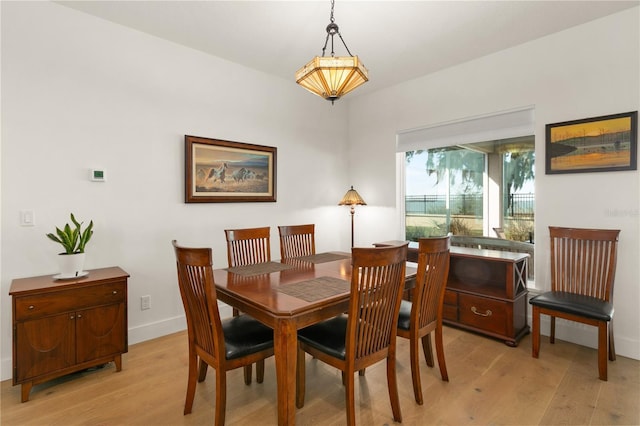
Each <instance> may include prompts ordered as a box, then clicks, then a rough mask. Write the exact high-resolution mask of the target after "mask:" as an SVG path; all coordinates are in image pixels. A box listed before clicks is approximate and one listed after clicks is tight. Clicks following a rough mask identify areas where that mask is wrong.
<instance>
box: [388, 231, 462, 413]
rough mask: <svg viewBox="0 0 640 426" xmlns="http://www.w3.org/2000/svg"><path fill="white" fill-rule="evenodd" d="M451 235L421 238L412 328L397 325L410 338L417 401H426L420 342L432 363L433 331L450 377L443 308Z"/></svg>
mask: <svg viewBox="0 0 640 426" xmlns="http://www.w3.org/2000/svg"><path fill="white" fill-rule="evenodd" d="M449 247H450V241H449V237H440V238H421V239H420V240H418V271H417V274H416V286H415V288H414V289H413V300H412V302H408V301H402V303H403V304H404V305H405V306H406V305H409V304H410V305H411V313H410V317H409V318H410V319H409V329H408V330H406V329H403V328H398V336H400V337H404V338H406V339H409V341H410V344H409V347H410V349H409V354H410V359H411V378H412V381H413V393H414V396H415V400H416V402H417V403H418V404H420V405H422V404H423V398H422V385H421V383H420V356H419V349H418V343H419V342H422V351H423V353H424V357H425V361H426V363H427V365H428V366H429V367H433V366H434V363H433V352H432V346H431V332H432V331H435V340H436V353H437V356H438V366H439V367H440V375H441V376H442V380H443V381H445V382H448V381H449V375H448V373H447V365H446V362H445V358H444V345H443V342H442V309H443V303H444V293H445V289H446V286H447V277H448V276H449Z"/></svg>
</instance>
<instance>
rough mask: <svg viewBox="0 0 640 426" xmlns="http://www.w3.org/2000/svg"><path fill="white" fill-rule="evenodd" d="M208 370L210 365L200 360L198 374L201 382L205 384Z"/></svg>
mask: <svg viewBox="0 0 640 426" xmlns="http://www.w3.org/2000/svg"><path fill="white" fill-rule="evenodd" d="M207 368H209V364H207V363H206V362H204V361H203V360H200V373H199V374H198V381H199V382H204V379H206V378H207Z"/></svg>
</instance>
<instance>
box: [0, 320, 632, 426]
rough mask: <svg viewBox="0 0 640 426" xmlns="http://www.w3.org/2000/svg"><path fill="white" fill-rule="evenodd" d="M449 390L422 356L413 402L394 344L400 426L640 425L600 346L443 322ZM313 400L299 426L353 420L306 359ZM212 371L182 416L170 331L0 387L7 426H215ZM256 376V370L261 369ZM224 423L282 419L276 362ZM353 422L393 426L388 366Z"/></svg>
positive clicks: (240, 391) (371, 384) (182, 344)
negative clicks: (515, 337) (604, 376)
mask: <svg viewBox="0 0 640 426" xmlns="http://www.w3.org/2000/svg"><path fill="white" fill-rule="evenodd" d="M444 336H445V356H446V360H447V368H448V371H449V379H450V382H449V383H445V382H442V381H441V380H440V376H439V370H438V368H437V366H436V368H433V369H432V368H428V367H427V366H426V364H425V363H424V359H423V360H422V363H421V364H422V365H421V373H422V385H423V392H424V397H425V404H424V405H423V406H419V405H417V404H416V403H415V401H414V399H413V390H412V386H411V371H410V365H409V353H408V345H407V341H406V340H405V339H399V341H398V365H397V373H398V379H399V383H400V403H401V407H402V416H403V424H404V425H427V424H446V425H466V424H480V425H485V424H495V425H500V424H504V425H507V424H508V425H516V424H517V425H536V424H545V425H547V424H563V425H568V424H573V425H605V424H606V425H610V424H625V425H638V424H640V408H639V402H640V362H639V361H635V360H631V359H628V358H624V357H620V356H618V359H617V360H616V361H615V362H609V381H608V382H602V381H600V380H598V369H597V361H596V351H595V350H594V349H589V348H585V347H582V346H577V345H574V344H570V343H566V342H562V341H557V343H556V344H555V345H550V344H549V343H548V338H543V340H542V347H541V354H540V358H539V359H533V358H532V357H531V338H530V336H527V337H526V338H524V339H523V340H522V341H521V343H520V345H519V346H518V347H517V348H510V347H507V346H506V345H504V344H503V343H501V342H499V341H495V340H491V339H488V338H486V337H482V336H478V335H474V334H471V333H468V332H464V331H461V330H457V329H454V328H449V327H445V330H444ZM306 362H307V399H306V404H305V406H304V408H302V409H300V410H298V413H297V417H296V422H297V424H299V425H341V424H344V423H345V422H346V417H345V411H344V388H343V386H342V384H341V379H340V373H339V372H338V371H337V370H335V369H332V368H331V367H328V366H327V365H325V364H323V363H321V362H319V361H317V360H313V359H311V358H309V357H307V361H306ZM214 374H215V373H214V371H213V370H211V369H210V370H209V374H208V378H207V380H206V381H205V382H204V383H200V384H198V386H197V390H196V397H195V402H194V406H193V413H192V414H189V415H187V416H183V415H182V411H183V406H184V397H185V389H186V382H187V335H186V332H181V333H177V334H172V335H169V336H165V337H162V338H159V339H155V340H152V341H148V342H144V343H140V344H136V345H132V346H131V347H130V348H129V353H128V354H126V355H125V356H124V359H123V370H122V372H119V373H115V367H114V365H113V363H111V364H107V365H106V366H105V367H104V368H102V369H96V370H93V371H85V372H81V373H77V374H73V375H70V376H67V377H64V378H61V379H58V380H55V381H52V382H49V383H45V384H42V385H39V386H35V387H34V388H33V390H32V392H31V399H30V401H28V402H26V403H24V404H21V403H20V402H19V401H20V387H19V386H15V387H13V386H11V381H10V380H7V381H4V382H2V384H1V388H0V389H1V392H2V406H1V408H2V410H1V411H2V413H1V417H0V419H1V424H2V425H3V426H12V425H65V426H66V425H211V424H213V403H214V401H215V397H214V381H215V376H214ZM254 374H255V373H254ZM227 384H228V390H227V395H228V397H227V425H247V426H249V425H251V426H253V425H273V424H276V420H277V419H276V381H275V371H274V364H273V358H270V359H269V360H268V361H267V363H266V368H265V380H264V383H262V384H257V383H255V380H254V382H253V383H252V384H251V385H250V386H245V385H244V382H243V379H242V370H241V369H239V370H234V371H232V372H230V373H229V374H228V378H227ZM355 401H356V421H357V423H358V424H360V425H391V424H393V419H392V414H391V406H390V403H389V397H388V393H387V384H386V374H385V367H384V363H379V364H378V365H376V366H374V367H371V368H368V369H367V372H366V375H365V376H364V377H356V395H355Z"/></svg>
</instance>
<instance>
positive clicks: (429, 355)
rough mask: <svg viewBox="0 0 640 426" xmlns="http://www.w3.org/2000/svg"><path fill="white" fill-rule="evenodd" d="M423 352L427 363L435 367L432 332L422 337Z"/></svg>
mask: <svg viewBox="0 0 640 426" xmlns="http://www.w3.org/2000/svg"><path fill="white" fill-rule="evenodd" d="M422 352H424V360H425V361H426V362H427V365H428V366H429V367H432V368H433V366H434V364H433V346H431V333H429V334H427V335H426V336H423V337H422Z"/></svg>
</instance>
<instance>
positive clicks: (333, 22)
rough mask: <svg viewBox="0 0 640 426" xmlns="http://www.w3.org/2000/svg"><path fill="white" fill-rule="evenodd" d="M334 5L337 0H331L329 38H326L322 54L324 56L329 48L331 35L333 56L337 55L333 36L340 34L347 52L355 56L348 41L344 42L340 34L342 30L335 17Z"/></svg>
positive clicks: (339, 35) (328, 26) (340, 35)
mask: <svg viewBox="0 0 640 426" xmlns="http://www.w3.org/2000/svg"><path fill="white" fill-rule="evenodd" d="M334 6H335V0H331V15H330V16H329V21H330V22H329V25H327V38H325V39H324V46H323V47H322V56H323V57H324V55H325V52H326V50H327V43H328V42H329V36H331V56H332V57H334V56H336V54H335V52H334V48H333V36H334V35H336V34H338V37H340V41H341V42H342V44H343V45H344V48H345V49H347V53H348V54H349V56H353V55H352V54H351V51H350V50H349V48H348V47H347V43H345V42H344V39H343V38H342V34H340V30H339V29H338V25H337V24H336V20H335V18H334V17H333V8H334Z"/></svg>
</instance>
